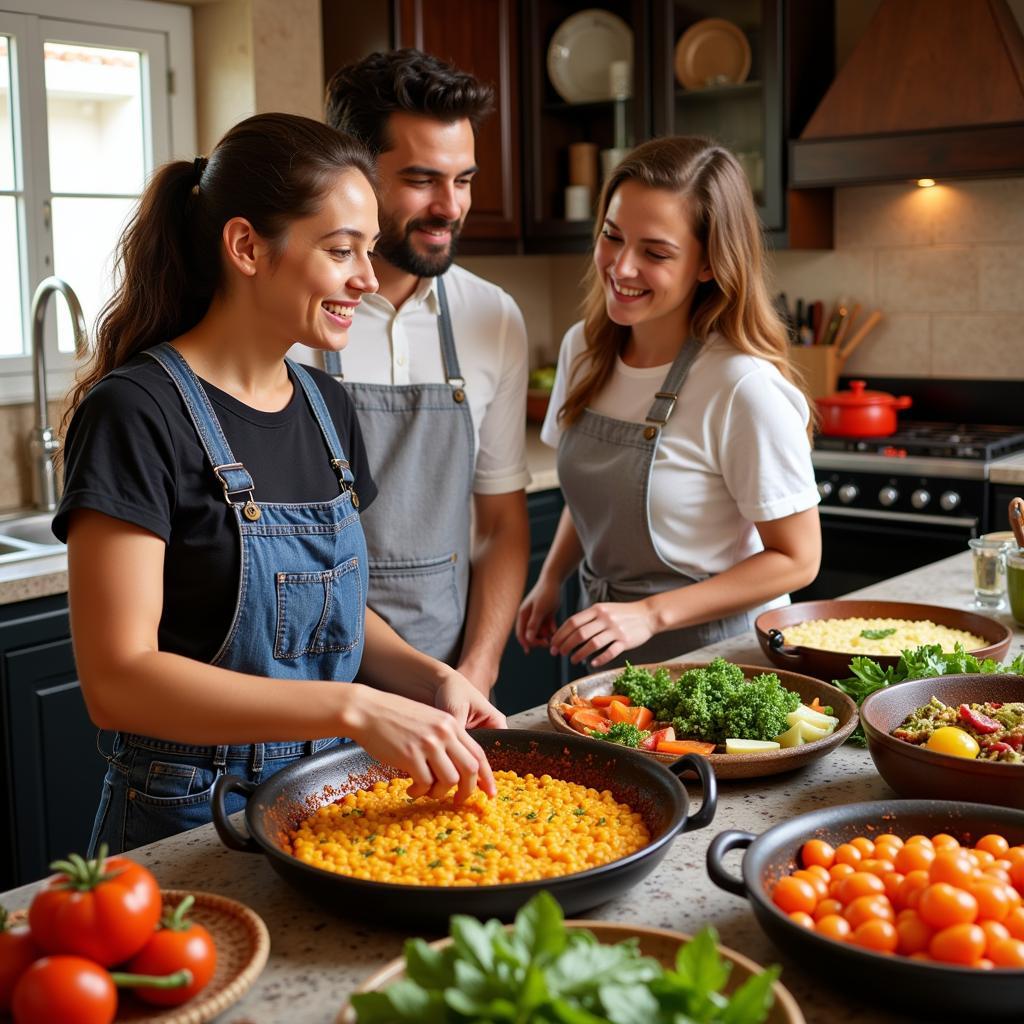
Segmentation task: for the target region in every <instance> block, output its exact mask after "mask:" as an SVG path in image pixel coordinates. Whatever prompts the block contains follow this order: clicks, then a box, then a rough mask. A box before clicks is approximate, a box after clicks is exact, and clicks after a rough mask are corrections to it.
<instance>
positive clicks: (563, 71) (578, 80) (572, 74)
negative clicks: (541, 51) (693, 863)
mask: <svg viewBox="0 0 1024 1024" xmlns="http://www.w3.org/2000/svg"><path fill="white" fill-rule="evenodd" d="M632 56H633V30H632V29H631V28H630V27H629V26H628V25H627V24H626V23H625V22H624V21H623V20H622V19H621V18H620V17H619V16H618V15H616V14H612V13H611V12H610V11H604V10H601V9H600V8H597V7H591V8H588V9H587V10H585V11H578V12H577V13H576V14H573V15H570V16H569V17H568V18H566V19H565V21H563V22H562V24H561V25H559V26H558V28H556V29H555V32H554V35H553V36H552V37H551V42H550V44H549V45H548V56H547V65H548V78H550V79H551V84H552V85H553V86H554V87H555V91H556V92H557V93H558V95H559V96H561V97H562V99H563V100H565V101H566V103H593V102H594V101H596V100H607V99H611V98H612V94H611V89H610V87H609V81H608V67H609V65H610V64H611V63H612V61H617V60H631V59H632Z"/></svg>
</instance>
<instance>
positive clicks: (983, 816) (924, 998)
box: [707, 800, 1024, 1022]
mask: <svg viewBox="0 0 1024 1024" xmlns="http://www.w3.org/2000/svg"><path fill="white" fill-rule="evenodd" d="M883 831H884V832H892V833H895V834H896V835H898V836H900V837H901V838H903V839H906V838H908V837H909V836H911V835H914V834H923V835H928V836H932V835H936V834H937V833H939V832H946V833H949V834H950V835H952V836H955V837H956V838H957V839H958V840H959V841H960V842H962V843H963V842H971V843H974V842H976V841H977V840H978V839H980V838H981V836H983V835H986V834H988V833H990V832H998V833H1000V834H1001V835H1002V836H1004V837H1005V838H1006V839H1007V840H1008V841H1009V842H1010V844H1011V845H1015V844H1019V843H1022V842H1024V813H1022V812H1021V811H1016V810H1009V809H1008V808H1005V807H991V806H988V805H985V804H977V803H960V802H958V801H953V800H875V801H872V802H870V803H861V804H847V805H846V806H839V807H828V808H825V809H824V810H819V811H812V812H811V813H809V814H801V815H799V816H797V817H795V818H791V819H789V820H788V821H784V822H782V823H781V824H778V825H775V826H774V827H772V828H770V829H768V831H767V832H764V833H762V834H761V835H759V836H756V835H753V834H752V833H750V832H739V831H729V832H722V833H720V834H719V835H717V836H716V837H715V838H714V840H712V842H711V845H710V847H708V855H707V864H708V874H709V875H710V876H711V879H712V881H713V882H714V883H715V884H716V885H717V886H719V887H720V888H722V889H725V890H726V891H728V892H731V893H734V894H736V895H737V896H744V897H746V898H747V899H748V900H749V901H750V906H751V909H752V910H753V911H754V916H755V917H756V918H757V921H758V924H760V925H761V927H762V928H763V929H764V931H765V932H766V934H767V935H768V937H769V938H770V939H771V940H772V941H773V942H774V943H775V944H776V945H777V946H778V947H779V948H780V949H783V950H785V951H786V952H787V953H789V954H790V955H791V956H792V957H793V958H794V959H795V960H796V962H798V963H800V964H806V965H807V970H808V971H810V972H812V974H813V976H814V978H816V979H817V980H818V981H819V982H822V981H823V979H827V984H828V985H830V986H831V985H835V986H837V987H839V986H842V987H844V988H848V989H850V990H852V991H855V992H856V993H857V994H858V995H859V996H860V997H861V998H863V999H868V1000H870V999H873V1000H877V1001H878V1002H879V1003H880V1004H882V1005H884V1007H885V1008H886V1009H889V1008H891V1007H901V1008H904V1009H906V1010H908V1011H909V1012H910V1013H911V1014H912V1016H911V1017H910V1018H909V1019H912V1020H916V1021H932V1020H936V1019H946V1016H947V1015H953V1014H955V1015H957V1016H956V1018H955V1019H956V1020H961V1021H964V1020H969V1021H990V1020H1006V1021H1018V1022H1019V1021H1020V1020H1021V1007H1022V1005H1024V969H1017V968H997V969H994V970H990V971H985V970H980V969H978V968H972V967H957V966H954V965H951V964H939V963H934V962H929V961H921V960H912V959H910V958H909V957H904V956H896V955H893V954H887V953H876V952H874V951H872V950H868V949H862V948H860V947H858V946H853V945H850V944H848V943H844V942H837V941H834V940H832V939H828V938H826V937H825V936H823V935H819V934H818V933H816V932H814V931H811V930H810V929H808V928H804V927H803V926H802V925H799V924H797V923H796V922H795V921H792V920H791V919H790V918H789V917H788V916H787V915H786V914H785V913H783V912H782V911H781V910H780V909H779V908H778V907H777V906H775V904H774V903H772V901H771V898H770V897H769V892H770V890H771V888H772V886H774V884H775V882H776V881H778V879H779V878H781V877H782V876H784V875H787V874H789V873H790V872H792V871H794V870H795V869H796V868H797V867H798V866H800V865H799V863H798V857H799V853H800V849H801V847H802V846H803V844H804V843H805V842H806V841H807V840H808V839H824V840H825V841H826V842H829V843H831V844H832V845H833V846H838V845H839V844H840V843H843V842H848V841H849V840H851V839H853V838H854V837H855V836H858V835H870V834H871V833H872V832H883ZM736 849H743V850H745V853H744V854H743V862H742V867H741V871H742V876H741V877H739V878H737V877H736V876H735V875H733V874H732V873H731V872H730V871H729V870H727V869H726V867H725V865H724V858H725V855H726V854H727V853H728V852H729V851H730V850H736Z"/></svg>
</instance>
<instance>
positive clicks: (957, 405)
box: [839, 375, 1024, 426]
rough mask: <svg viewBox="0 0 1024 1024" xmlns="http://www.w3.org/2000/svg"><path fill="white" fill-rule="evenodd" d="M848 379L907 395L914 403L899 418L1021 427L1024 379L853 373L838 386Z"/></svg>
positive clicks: (1023, 421)
mask: <svg viewBox="0 0 1024 1024" xmlns="http://www.w3.org/2000/svg"><path fill="white" fill-rule="evenodd" d="M851 380H866V381H867V384H868V387H869V388H870V389H871V390H872V391H888V392H890V394H893V395H910V397H911V398H912V399H913V400H914V404H913V405H912V406H911V407H910V408H909V409H907V410H906V411H905V412H903V413H901V414H900V416H901V418H902V419H909V420H934V421H942V422H947V423H974V424H981V423H997V424H1006V425H1009V426H1024V381H1020V380H941V379H936V378H931V377H868V376H861V375H856V376H843V377H840V378H839V387H840V389H841V390H844V391H845V390H846V389H848V388H849V386H850V381H851Z"/></svg>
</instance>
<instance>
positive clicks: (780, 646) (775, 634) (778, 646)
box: [768, 629, 803, 662]
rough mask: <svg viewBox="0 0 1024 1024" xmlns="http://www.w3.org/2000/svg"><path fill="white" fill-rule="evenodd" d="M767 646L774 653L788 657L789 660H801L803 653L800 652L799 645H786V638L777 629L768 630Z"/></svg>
mask: <svg viewBox="0 0 1024 1024" xmlns="http://www.w3.org/2000/svg"><path fill="white" fill-rule="evenodd" d="M768 646H769V647H770V648H771V649H772V651H773V652H774V653H775V654H778V655H779V656H780V657H783V658H788V659H789V660H790V661H797V662H799V661H802V660H803V655H802V654H801V653H800V648H799V647H787V646H786V638H785V637H784V636H783V635H782V631H781V630H778V629H769V630H768Z"/></svg>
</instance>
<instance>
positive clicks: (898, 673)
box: [832, 644, 1024, 746]
mask: <svg viewBox="0 0 1024 1024" xmlns="http://www.w3.org/2000/svg"><path fill="white" fill-rule="evenodd" d="M850 671H851V672H852V673H853V675H852V676H851V677H850V678H849V679H833V680H832V685H833V686H838V687H839V689H840V690H842V691H843V693H846V694H849V696H851V697H852V698H853V699H854V700H855V701H856V702H857V705H858V706H860V705H861V704H862V703H863V701H864V698H865V697H867V696H868V694H871V693H874V692H875V690H881V689H884V688H885V687H886V686H891V685H892V684H893V683H902V682H904V681H905V680H907V679H930V678H932V677H933V676H952V675H962V674H965V673H978V672H981V673H984V674H985V675H990V674H993V673H1002V672H1008V673H1010V674H1012V675H1024V654H1018V655H1017V657H1016V658H1014V659H1013V661H1010V662H1007V663H1006V664H1005V665H1000V664H999V662H998V661H995V660H994V659H992V658H985V660H984V661H979V660H978V659H977V658H976V657H975V656H974V655H973V654H968V653H967V651H965V650H964V647H963V644H957V645H956V646H955V647H954V648H953V653H952V654H949V653H947V652H944V651H943V650H942V647H941V646H940V645H939V644H923V645H922V646H921V647H915V648H913V649H912V650H911V649H907V650H905V651H902V652H901V653H900V660H899V661H898V662H897V663H896V666H895V667H892V666H890V667H888V668H882V666H881V665H879V664H878V662H877V661H874V660H872V659H871V658H867V657H863V656H861V657H856V658H853V659H851V661H850ZM850 742H851V743H856V744H859V745H860V746H864V745H865V743H866V742H867V741H866V740H865V738H864V730H863V729H862V728H861V726H860V725H858V726H857V728H856V729H855V730H854V731H853V732H852V733H851V734H850Z"/></svg>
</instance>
